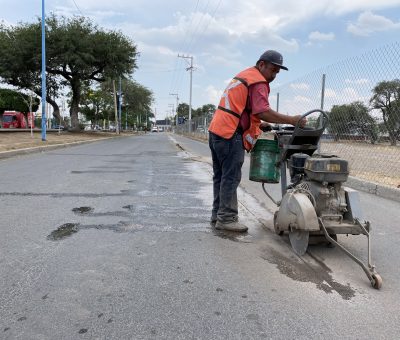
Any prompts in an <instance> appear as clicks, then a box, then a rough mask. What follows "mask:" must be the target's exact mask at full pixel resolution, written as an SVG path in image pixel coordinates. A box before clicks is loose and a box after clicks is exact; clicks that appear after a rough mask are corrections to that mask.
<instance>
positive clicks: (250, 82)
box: [209, 50, 306, 232]
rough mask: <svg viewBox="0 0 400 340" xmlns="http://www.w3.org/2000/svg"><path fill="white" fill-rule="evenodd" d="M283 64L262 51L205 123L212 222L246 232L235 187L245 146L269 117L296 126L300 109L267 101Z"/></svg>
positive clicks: (220, 227)
mask: <svg viewBox="0 0 400 340" xmlns="http://www.w3.org/2000/svg"><path fill="white" fill-rule="evenodd" d="M281 69H284V70H286V71H287V70H288V68H287V67H285V66H283V58H282V55H281V54H280V53H279V52H277V51H273V50H268V51H266V52H264V53H263V54H262V55H261V56H260V58H259V60H258V61H257V63H256V65H255V66H253V67H250V68H247V69H245V70H244V71H242V72H240V73H239V74H238V75H237V76H236V77H234V78H233V79H232V80H231V82H230V83H229V85H228V86H227V88H226V89H225V91H224V93H223V94H222V97H221V100H220V103H219V105H218V108H217V109H216V111H215V112H214V115H213V119H212V120H211V123H210V126H209V145H210V149H211V156H212V162H213V171H214V176H213V192H214V199H213V207H212V213H211V221H210V222H211V225H212V226H214V227H215V228H216V229H218V230H229V231H236V232H245V231H247V227H246V226H245V225H243V224H242V223H239V221H238V202H237V188H238V186H239V183H240V180H241V176H242V173H241V168H242V165H243V162H244V155H245V150H246V151H248V152H250V151H251V149H252V148H253V146H254V144H255V142H256V140H257V137H258V136H259V135H260V134H261V129H264V128H266V127H267V126H269V124H268V122H269V123H281V124H291V125H296V124H297V122H299V125H300V126H304V125H305V123H306V119H305V118H301V115H296V116H289V115H284V114H281V113H279V112H276V111H274V110H273V109H272V108H271V107H270V105H269V102H268V95H269V92H270V88H269V83H270V82H272V81H273V80H274V79H275V77H276V75H277V74H278V73H279V71H280V70H281Z"/></svg>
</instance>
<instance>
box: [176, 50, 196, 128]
mask: <svg viewBox="0 0 400 340" xmlns="http://www.w3.org/2000/svg"><path fill="white" fill-rule="evenodd" d="M178 58H184V59H190V66H189V67H187V68H186V71H190V96H189V133H190V132H191V129H192V79H193V56H188V55H187V56H186V55H179V54H178Z"/></svg>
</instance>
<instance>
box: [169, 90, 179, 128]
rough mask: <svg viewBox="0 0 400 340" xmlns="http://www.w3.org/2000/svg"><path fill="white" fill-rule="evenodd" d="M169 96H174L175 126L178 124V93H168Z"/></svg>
mask: <svg viewBox="0 0 400 340" xmlns="http://www.w3.org/2000/svg"><path fill="white" fill-rule="evenodd" d="M169 95H170V96H176V117H175V118H176V119H175V124H176V126H178V124H179V120H178V118H179V117H178V103H179V97H178V94H177V93H170V94H169Z"/></svg>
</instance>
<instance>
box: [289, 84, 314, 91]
mask: <svg viewBox="0 0 400 340" xmlns="http://www.w3.org/2000/svg"><path fill="white" fill-rule="evenodd" d="M290 87H291V88H292V89H295V90H308V89H309V88H310V85H309V84H306V83H292V84H290Z"/></svg>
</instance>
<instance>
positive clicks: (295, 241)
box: [289, 229, 310, 256]
mask: <svg viewBox="0 0 400 340" xmlns="http://www.w3.org/2000/svg"><path fill="white" fill-rule="evenodd" d="M309 236H310V232H309V231H307V230H299V229H294V230H292V231H290V232H289V240H290V244H291V245H292V248H293V250H294V252H295V253H296V254H297V255H299V256H303V255H304V254H305V253H306V251H307V248H308V240H309Z"/></svg>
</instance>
